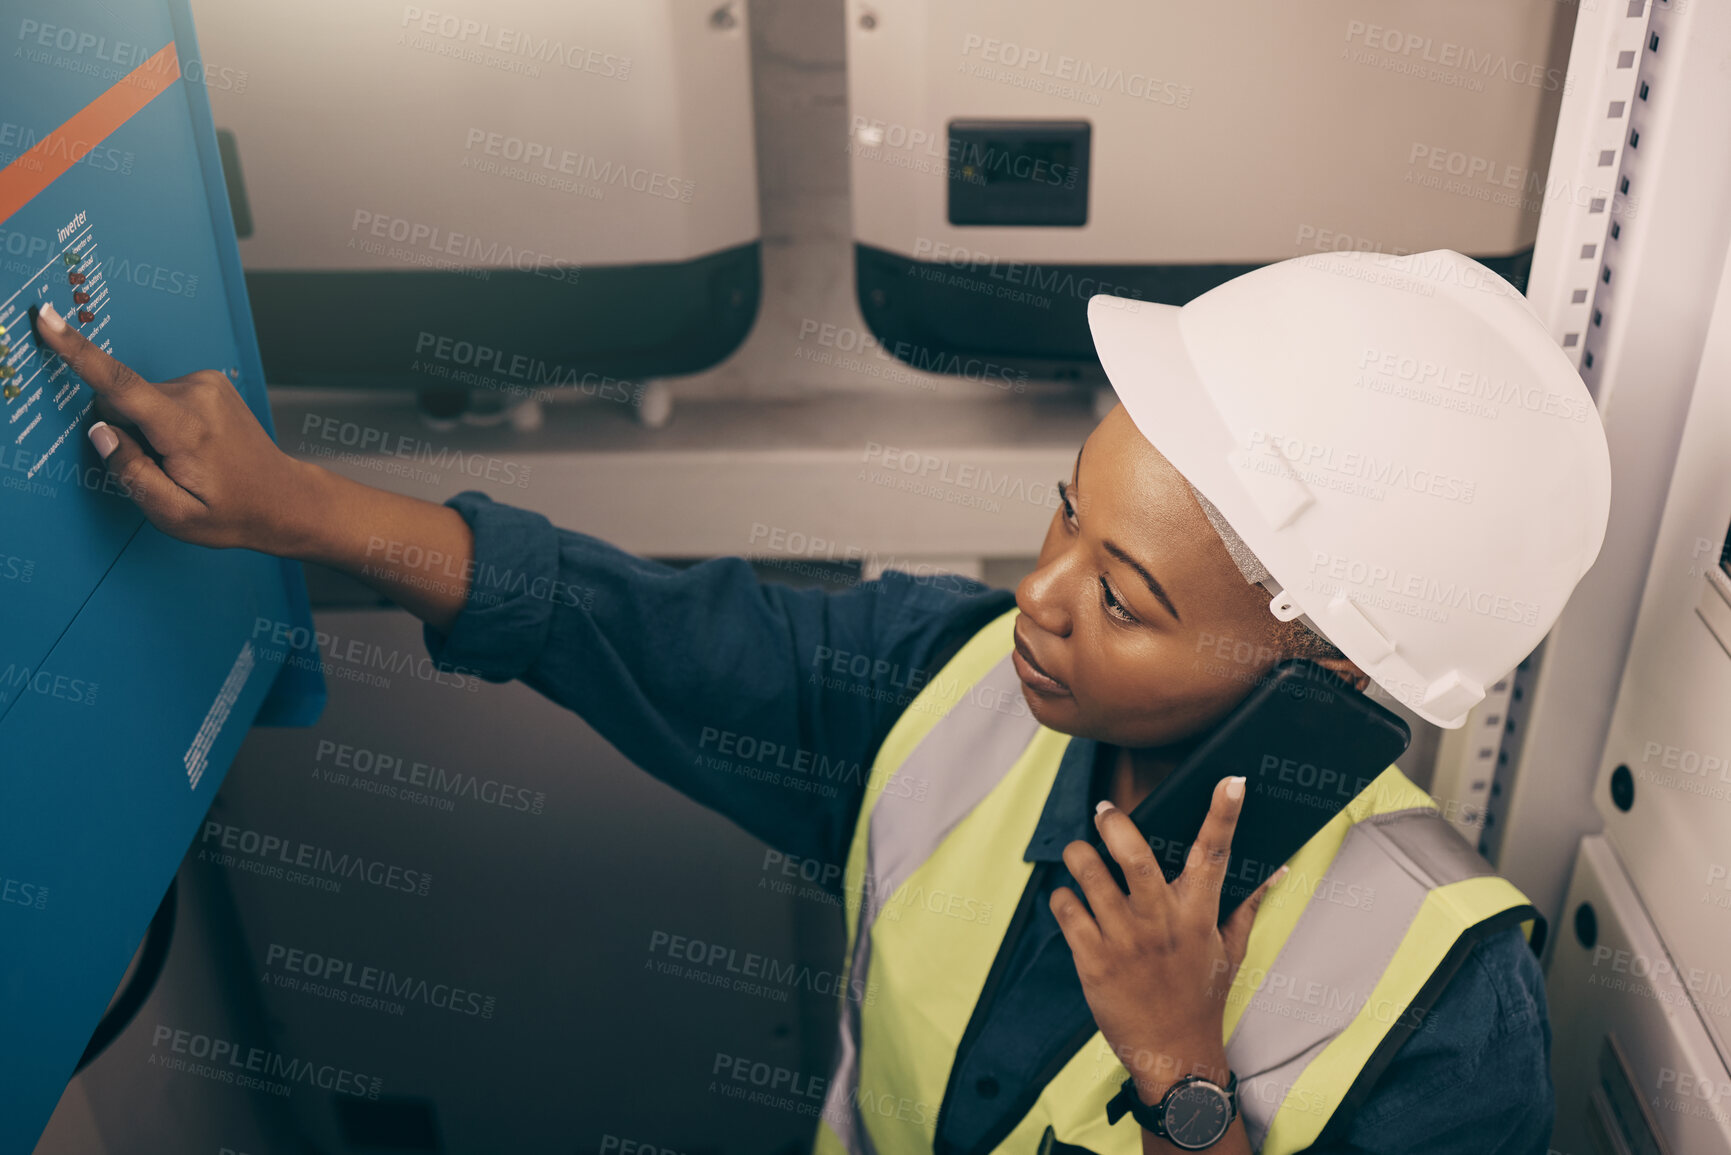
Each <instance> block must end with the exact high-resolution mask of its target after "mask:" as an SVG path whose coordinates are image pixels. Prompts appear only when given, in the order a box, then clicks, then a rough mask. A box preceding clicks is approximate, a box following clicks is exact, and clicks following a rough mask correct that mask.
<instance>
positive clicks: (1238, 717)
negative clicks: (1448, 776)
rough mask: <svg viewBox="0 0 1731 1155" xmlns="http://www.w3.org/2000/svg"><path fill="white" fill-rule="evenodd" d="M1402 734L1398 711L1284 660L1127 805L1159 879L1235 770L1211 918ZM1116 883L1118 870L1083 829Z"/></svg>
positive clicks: (1309, 832) (1297, 841)
mask: <svg viewBox="0 0 1731 1155" xmlns="http://www.w3.org/2000/svg"><path fill="white" fill-rule="evenodd" d="M1411 741H1412V731H1411V730H1410V729H1409V728H1408V727H1407V724H1406V722H1405V721H1403V720H1402V719H1401V717H1400V715H1398V714H1395V713H1394V712H1392V711H1390V710H1388V709H1386V708H1384V707H1383V706H1380V705H1378V704H1377V703H1375V702H1373V701H1371V700H1370V699H1369V698H1367V697H1366V696H1365V695H1363V694H1361V693H1359V691H1358V690H1357V689H1355V688H1354V687H1353V686H1352V685H1351V684H1350V683H1348V682H1347V681H1345V680H1344V679H1343V678H1341V677H1339V676H1338V675H1336V674H1334V673H1333V672H1332V671H1330V670H1328V669H1326V668H1324V667H1322V666H1320V665H1318V664H1316V663H1315V662H1311V661H1307V660H1305V659H1303V658H1293V659H1289V660H1288V661H1285V662H1282V663H1280V664H1279V665H1277V666H1275V667H1274V668H1273V669H1272V670H1270V671H1269V672H1268V674H1267V675H1266V676H1265V677H1264V678H1263V679H1262V680H1261V681H1260V682H1259V683H1258V684H1257V686H1256V688H1255V689H1254V690H1252V691H1251V692H1250V694H1249V695H1248V696H1247V697H1246V698H1245V699H1244V701H1242V702H1240V703H1239V704H1238V705H1237V706H1236V707H1235V708H1234V709H1233V711H1232V713H1230V714H1228V715H1227V716H1226V718H1225V719H1224V720H1223V721H1221V722H1220V723H1219V724H1218V725H1217V726H1216V727H1215V728H1214V730H1213V731H1212V732H1210V733H1209V734H1208V736H1207V737H1206V738H1204V739H1203V740H1202V741H1201V742H1200V743H1199V744H1198V745H1197V746H1196V747H1195V748H1194V749H1193V750H1191V752H1190V754H1189V755H1188V756H1187V757H1186V758H1185V759H1184V760H1183V761H1182V762H1181V763H1179V765H1178V766H1177V767H1175V768H1174V769H1173V770H1172V772H1171V773H1170V774H1168V775H1167V776H1166V777H1165V779H1164V780H1162V781H1161V783H1160V784H1159V785H1158V786H1156V787H1155V788H1154V790H1153V791H1152V792H1151V793H1150V794H1149V795H1148V796H1147V797H1146V798H1144V799H1143V800H1142V801H1141V802H1140V803H1138V804H1137V806H1136V809H1134V810H1133V811H1131V812H1130V818H1131V820H1132V821H1134V822H1135V823H1136V826H1137V828H1138V829H1140V830H1141V831H1142V834H1143V836H1144V837H1145V838H1147V839H1148V845H1149V847H1150V848H1151V849H1152V850H1153V851H1154V854H1155V857H1156V858H1157V859H1158V860H1159V862H1160V868H1161V871H1162V873H1164V874H1165V876H1166V880H1167V881H1168V882H1170V881H1172V880H1173V879H1174V878H1177V877H1178V875H1179V874H1180V873H1182V871H1183V870H1184V860H1185V858H1186V857H1187V856H1188V855H1189V853H1190V845H1191V843H1192V842H1194V841H1195V839H1196V835H1197V834H1198V833H1200V832H1201V830H1202V821H1203V819H1204V818H1206V817H1207V815H1208V806H1209V803H1210V802H1211V801H1212V800H1213V797H1214V787H1215V784H1216V783H1218V782H1219V781H1220V780H1221V779H1222V778H1225V777H1227V776H1228V775H1232V774H1242V775H1243V776H1244V808H1243V809H1242V810H1241V811H1240V812H1239V816H1238V827H1237V830H1236V832H1235V833H1234V834H1233V836H1232V857H1231V860H1230V861H1229V862H1228V864H1227V870H1226V882H1225V885H1224V886H1223V887H1222V888H1221V894H1220V921H1221V922H1225V921H1226V919H1227V918H1228V917H1229V916H1230V915H1231V914H1232V912H1233V911H1234V910H1237V909H1238V906H1239V904H1240V903H1242V902H1243V901H1244V900H1245V898H1247V897H1248V896H1249V895H1250V893H1251V892H1252V891H1254V890H1255V889H1256V888H1257V887H1258V886H1260V885H1262V883H1263V881H1264V880H1265V879H1267V878H1268V876H1269V875H1271V874H1273V873H1274V872H1275V871H1276V870H1278V869H1280V865H1281V863H1283V862H1285V861H1286V860H1287V859H1288V858H1290V857H1291V856H1292V855H1293V853H1294V852H1295V851H1297V850H1298V848H1299V847H1301V846H1303V845H1304V844H1305V843H1306V842H1308V841H1310V839H1311V837H1312V836H1314V835H1315V834H1316V832H1317V831H1319V830H1321V829H1322V828H1323V827H1324V826H1326V825H1327V824H1328V822H1329V820H1330V819H1331V818H1333V817H1334V816H1335V815H1336V814H1338V813H1340V811H1341V809H1342V808H1344V807H1345V806H1346V804H1347V803H1348V802H1350V801H1352V799H1353V797H1354V796H1355V795H1357V794H1358V793H1359V792H1360V791H1362V790H1363V789H1364V788H1365V787H1366V786H1368V785H1370V783H1371V782H1372V781H1373V780H1374V779H1375V778H1376V776H1377V775H1379V774H1381V773H1382V772H1383V771H1384V770H1386V769H1388V767H1389V766H1390V765H1391V764H1392V763H1393V762H1394V760H1395V759H1396V758H1398V757H1400V755H1401V754H1402V752H1404V751H1405V750H1406V748H1407V744H1408V743H1410V742H1411ZM1090 840H1091V841H1092V842H1093V844H1094V847H1095V849H1097V850H1100V851H1101V857H1102V858H1104V859H1105V860H1106V863H1107V865H1108V867H1109V868H1110V869H1111V871H1112V874H1113V877H1115V878H1116V879H1117V880H1118V885H1119V887H1120V888H1123V887H1124V875H1123V872H1122V870H1121V869H1120V868H1119V867H1118V865H1117V863H1115V862H1113V861H1112V857H1111V855H1110V854H1107V853H1105V851H1104V843H1102V842H1101V840H1100V832H1099V831H1098V830H1093V831H1091V832H1090Z"/></svg>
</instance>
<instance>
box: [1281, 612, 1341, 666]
mask: <svg viewBox="0 0 1731 1155" xmlns="http://www.w3.org/2000/svg"><path fill="white" fill-rule="evenodd" d="M1274 644H1275V645H1276V646H1277V647H1278V648H1279V649H1281V650H1282V651H1284V652H1285V653H1287V654H1289V655H1291V656H1292V657H1295V658H1309V659H1310V660H1311V661H1313V662H1320V661H1324V660H1327V659H1330V658H1333V659H1338V660H1345V658H1346V655H1345V654H1343V653H1341V652H1340V649H1339V647H1337V646H1336V645H1335V644H1334V643H1333V642H1331V641H1329V640H1328V639H1327V638H1325V637H1323V636H1322V635H1321V634H1319V633H1317V632H1316V631H1315V630H1313V629H1311V628H1310V627H1309V626H1307V625H1305V624H1304V623H1303V622H1302V621H1300V620H1299V619H1298V618H1294V619H1292V620H1291V621H1290V622H1283V621H1280V620H1279V619H1276V620H1275V622H1274Z"/></svg>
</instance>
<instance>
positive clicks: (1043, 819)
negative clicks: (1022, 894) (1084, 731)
mask: <svg viewBox="0 0 1731 1155" xmlns="http://www.w3.org/2000/svg"><path fill="white" fill-rule="evenodd" d="M1099 748H1100V744H1099V743H1098V742H1096V741H1094V739H1092V738H1071V739H1070V741H1069V743H1068V744H1067V745H1066V746H1065V747H1064V755H1063V757H1062V758H1061V759H1060V760H1059V762H1058V776H1057V777H1056V778H1055V779H1054V780H1053V782H1052V789H1051V792H1050V793H1049V794H1047V795H1046V808H1045V809H1044V810H1042V811H1041V812H1040V821H1039V823H1038V824H1037V825H1036V826H1035V827H1034V837H1033V838H1031V839H1030V840H1029V841H1028V849H1027V850H1025V851H1023V852H1022V858H1023V860H1024V861H1026V862H1060V861H1062V860H1063V857H1064V847H1066V846H1068V845H1069V844H1070V843H1071V842H1073V841H1074V840H1076V839H1078V838H1087V837H1088V835H1089V834H1090V833H1092V831H1093V815H1094V757H1095V752H1096V751H1097V750H1099ZM1104 796H1105V795H1104V794H1102V795H1101V797H1104Z"/></svg>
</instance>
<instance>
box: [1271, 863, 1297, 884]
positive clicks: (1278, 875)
mask: <svg viewBox="0 0 1731 1155" xmlns="http://www.w3.org/2000/svg"><path fill="white" fill-rule="evenodd" d="M1291 869H1292V867H1290V866H1283V867H1281V868H1280V869H1279V870H1277V871H1275V872H1274V877H1273V878H1272V879H1270V880H1269V881H1270V882H1279V881H1280V880H1281V879H1283V878H1285V877H1286V872H1287V871H1289V870H1291Z"/></svg>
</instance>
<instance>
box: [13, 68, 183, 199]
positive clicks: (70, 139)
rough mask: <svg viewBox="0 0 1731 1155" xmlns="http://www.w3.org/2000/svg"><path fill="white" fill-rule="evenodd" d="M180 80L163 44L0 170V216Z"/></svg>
mask: <svg viewBox="0 0 1731 1155" xmlns="http://www.w3.org/2000/svg"><path fill="white" fill-rule="evenodd" d="M178 79H180V54H179V53H178V52H177V51H176V50H175V46H174V42H173V41H169V43H168V44H167V45H166V46H165V47H164V48H163V49H162V51H160V52H158V53H157V54H156V55H155V56H152V57H151V58H150V59H149V60H146V61H145V62H144V63H143V64H140V65H139V66H138V67H137V68H134V69H133V70H132V71H131V72H129V73H127V74H126V75H125V76H123V77H121V78H120V79H119V80H117V81H115V82H114V86H113V87H112V88H110V89H109V90H108V91H107V92H104V93H103V94H102V95H101V96H98V97H97V98H96V99H95V100H93V101H91V102H90V103H89V104H87V105H85V106H84V107H83V108H82V109H81V110H80V111H79V112H77V113H76V114H74V115H73V117H72V119H71V120H68V121H67V122H66V123H65V124H63V125H61V126H60V127H59V128H57V129H55V130H54V131H53V132H50V133H49V134H48V135H47V136H44V137H43V138H42V139H41V140H39V141H37V142H36V143H35V144H34V145H32V146H31V147H30V148H29V150H28V151H26V152H25V153H24V154H23V155H21V156H20V157H19V158H18V159H17V160H15V161H13V162H12V163H11V164H9V165H7V166H6V167H5V168H4V169H0V221H4V220H6V219H7V218H8V217H10V216H11V215H12V214H13V213H15V212H17V211H18V210H19V209H21V208H23V207H24V206H25V205H27V204H29V203H30V201H31V199H32V198H34V197H35V196H36V194H37V193H39V192H41V191H42V190H43V189H45V188H47V187H48V186H49V185H51V184H53V183H54V181H55V179H56V178H58V177H59V176H60V175H61V174H62V173H64V172H66V170H68V169H70V168H71V167H72V166H73V165H75V164H77V163H78V162H79V161H81V160H83V159H84V158H85V156H87V155H88V154H89V152H90V150H91V149H93V148H95V147H96V146H97V145H99V144H101V143H102V142H103V141H104V140H106V139H107V138H108V136H109V135H110V134H112V133H113V132H114V131H115V130H116V129H118V128H119V127H120V126H121V125H123V124H125V123H126V122H127V121H129V120H131V119H132V117H133V115H134V114H136V113H137V112H138V111H139V110H140V109H142V108H143V107H144V106H145V105H147V104H149V103H150V102H151V101H152V100H154V99H155V98H156V97H157V96H159V95H161V93H162V92H164V91H165V90H166V89H167V88H168V87H169V86H170V85H172V84H173V83H174V82H175V81H176V80H178Z"/></svg>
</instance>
